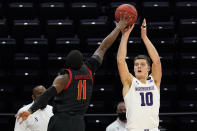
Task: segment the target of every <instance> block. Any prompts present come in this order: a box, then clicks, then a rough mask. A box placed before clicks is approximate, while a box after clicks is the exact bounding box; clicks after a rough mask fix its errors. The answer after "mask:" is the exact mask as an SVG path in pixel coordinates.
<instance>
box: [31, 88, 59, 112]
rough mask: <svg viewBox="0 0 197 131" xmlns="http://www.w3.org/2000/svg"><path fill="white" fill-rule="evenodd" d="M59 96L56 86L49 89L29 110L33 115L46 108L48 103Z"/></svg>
mask: <svg viewBox="0 0 197 131" xmlns="http://www.w3.org/2000/svg"><path fill="white" fill-rule="evenodd" d="M56 94H57V90H56V88H55V87H54V86H51V87H49V88H48V89H47V90H46V91H45V92H44V93H43V94H42V95H40V96H39V97H38V98H37V99H36V100H35V102H34V104H33V105H32V106H31V107H30V108H29V109H31V111H32V113H34V112H35V111H37V110H38V109H41V108H42V107H46V106H47V104H48V101H49V100H50V99H51V98H52V97H54V96H55V95H56Z"/></svg>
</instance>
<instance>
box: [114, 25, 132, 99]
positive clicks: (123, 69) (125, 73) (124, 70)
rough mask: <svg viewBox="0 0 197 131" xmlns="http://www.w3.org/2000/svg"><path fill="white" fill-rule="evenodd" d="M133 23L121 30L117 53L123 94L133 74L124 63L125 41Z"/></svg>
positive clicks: (127, 88)
mask: <svg viewBox="0 0 197 131" xmlns="http://www.w3.org/2000/svg"><path fill="white" fill-rule="evenodd" d="M133 28H134V25H133V26H132V27H131V28H129V29H128V30H123V31H122V38H121V41H120V45H119V49H118V54H117V64H118V71H119V75H120V79H121V82H122V84H123V96H125V95H126V93H127V92H128V90H129V88H130V85H131V83H132V80H133V75H132V74H131V73H130V72H129V69H128V66H127V63H126V55H127V42H128V38H129V35H130V33H131V31H132V30H133Z"/></svg>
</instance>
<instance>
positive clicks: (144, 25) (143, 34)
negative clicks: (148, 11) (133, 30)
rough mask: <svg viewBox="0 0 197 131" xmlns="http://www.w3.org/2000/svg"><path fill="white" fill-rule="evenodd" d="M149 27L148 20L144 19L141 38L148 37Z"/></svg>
mask: <svg viewBox="0 0 197 131" xmlns="http://www.w3.org/2000/svg"><path fill="white" fill-rule="evenodd" d="M146 28H147V25H146V19H145V18H144V20H143V22H142V25H141V38H142V39H143V38H145V37H146V36H147V30H146Z"/></svg>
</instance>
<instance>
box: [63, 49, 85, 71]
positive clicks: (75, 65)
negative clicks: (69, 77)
mask: <svg viewBox="0 0 197 131" xmlns="http://www.w3.org/2000/svg"><path fill="white" fill-rule="evenodd" d="M82 65H83V55H82V53H81V52H80V51H79V50H72V51H70V52H69V53H68V55H67V56H66V66H67V67H68V68H71V69H75V70H78V69H79V68H81V66H82Z"/></svg>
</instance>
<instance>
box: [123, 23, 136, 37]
mask: <svg viewBox="0 0 197 131" xmlns="http://www.w3.org/2000/svg"><path fill="white" fill-rule="evenodd" d="M134 26H135V24H133V25H130V26H128V27H126V28H125V29H124V30H122V35H129V34H130V33H131V31H132V30H133V28H134Z"/></svg>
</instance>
